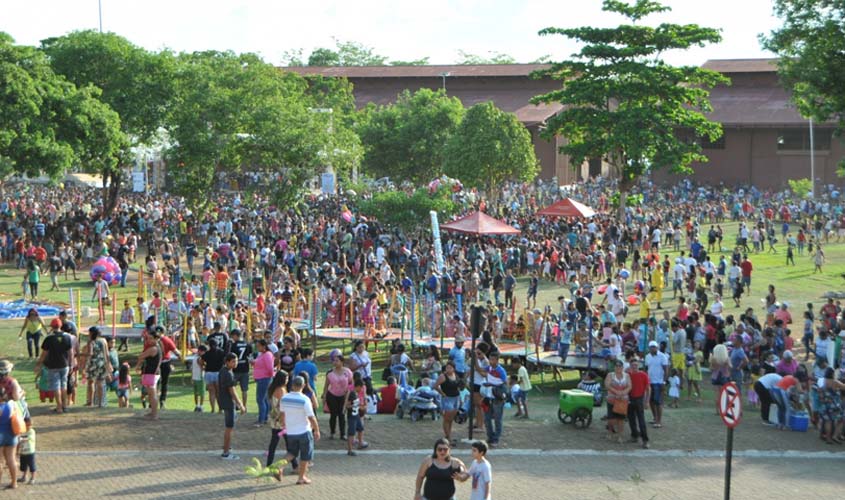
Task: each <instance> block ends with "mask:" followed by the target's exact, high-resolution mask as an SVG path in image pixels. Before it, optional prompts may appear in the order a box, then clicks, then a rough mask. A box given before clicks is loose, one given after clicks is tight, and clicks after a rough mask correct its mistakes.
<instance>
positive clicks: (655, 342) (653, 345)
mask: <svg viewBox="0 0 845 500" xmlns="http://www.w3.org/2000/svg"><path fill="white" fill-rule="evenodd" d="M648 346H649V347H660V345H659V344H658V343H657V341H656V340H652V341H651V342H649V343H648Z"/></svg>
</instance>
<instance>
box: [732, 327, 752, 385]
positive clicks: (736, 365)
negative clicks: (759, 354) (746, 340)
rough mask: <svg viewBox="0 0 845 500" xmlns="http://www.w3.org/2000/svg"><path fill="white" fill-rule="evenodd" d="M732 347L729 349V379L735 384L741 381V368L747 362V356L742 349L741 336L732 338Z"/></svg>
mask: <svg viewBox="0 0 845 500" xmlns="http://www.w3.org/2000/svg"><path fill="white" fill-rule="evenodd" d="M733 344H734V347H733V349H731V357H730V360H731V380H732V381H734V382H736V383H737V384H741V383H742V370H743V368H745V365H747V364H748V356H746V355H745V351H744V350H743V349H742V337H741V336H739V335H737V336H736V337H734V339H733Z"/></svg>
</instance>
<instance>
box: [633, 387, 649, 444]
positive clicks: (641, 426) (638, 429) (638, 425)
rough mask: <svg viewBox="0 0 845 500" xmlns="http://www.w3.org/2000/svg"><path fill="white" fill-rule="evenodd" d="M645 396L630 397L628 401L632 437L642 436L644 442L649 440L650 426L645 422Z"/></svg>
mask: <svg viewBox="0 0 845 500" xmlns="http://www.w3.org/2000/svg"><path fill="white" fill-rule="evenodd" d="M644 399H645V396H640V397H638V398H629V401H628V425H629V426H630V427H631V437H632V438H634V439H636V438H642V440H643V443H647V442H648V430H647V429H648V427H647V426H646V423H645V401H644Z"/></svg>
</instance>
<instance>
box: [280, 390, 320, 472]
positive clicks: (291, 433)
mask: <svg viewBox="0 0 845 500" xmlns="http://www.w3.org/2000/svg"><path fill="white" fill-rule="evenodd" d="M303 387H305V379H303V378H302V377H298V376H297V377H294V378H293V381H292V382H291V392H289V393H287V394H285V395H284V396H282V401H281V403H280V407H281V411H282V413H281V414H280V416H279V422H280V423H281V424H282V428H283V429H285V430H286V431H287V434H286V439H285V441H286V446H287V454H286V455H285V460H286V461H288V462H290V461H291V460H293V459H294V458H297V459H299V468H298V470H297V473H298V475H299V479H298V480H297V481H296V484H311V480H310V479H309V478H308V476H306V473H307V472H308V464H309V463H310V462H311V459H312V458H313V457H314V443H315V442H316V441H319V440H320V425H319V423H317V417H316V416H315V415H314V407H313V406H311V399H310V398H309V397H308V396H305V395H304V394H302V388H303ZM281 477H282V474H281V469H279V473H278V474H277V478H278V479H279V480H281Z"/></svg>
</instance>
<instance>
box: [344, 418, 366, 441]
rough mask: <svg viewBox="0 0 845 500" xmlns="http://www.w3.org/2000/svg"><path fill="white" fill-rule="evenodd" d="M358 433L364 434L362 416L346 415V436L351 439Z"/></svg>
mask: <svg viewBox="0 0 845 500" xmlns="http://www.w3.org/2000/svg"><path fill="white" fill-rule="evenodd" d="M356 432H364V421H363V420H362V419H361V416H360V415H349V414H347V415H346V436H347V437H349V438H351V437H352V436H354V435H355V433H356Z"/></svg>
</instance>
